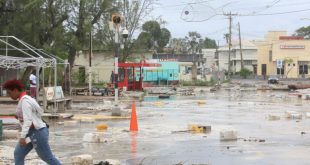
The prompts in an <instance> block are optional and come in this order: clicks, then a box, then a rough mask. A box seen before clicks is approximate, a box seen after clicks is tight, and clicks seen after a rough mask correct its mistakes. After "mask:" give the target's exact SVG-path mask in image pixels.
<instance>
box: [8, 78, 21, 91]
mask: <svg viewBox="0 0 310 165" xmlns="http://www.w3.org/2000/svg"><path fill="white" fill-rule="evenodd" d="M3 88H4V89H8V90H14V89H17V90H18V91H23V90H24V89H25V85H24V84H23V83H22V82H21V81H20V80H16V79H14V80H8V81H6V82H5V83H4V84H3Z"/></svg>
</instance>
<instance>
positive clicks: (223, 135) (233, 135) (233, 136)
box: [220, 130, 237, 141]
mask: <svg viewBox="0 0 310 165" xmlns="http://www.w3.org/2000/svg"><path fill="white" fill-rule="evenodd" d="M220 140H221V141H234V140H237V132H236V131H233V130H230V131H221V132H220Z"/></svg>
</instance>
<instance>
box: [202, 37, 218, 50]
mask: <svg viewBox="0 0 310 165" xmlns="http://www.w3.org/2000/svg"><path fill="white" fill-rule="evenodd" d="M203 48H214V49H215V48H217V45H216V42H215V40H212V39H210V38H208V37H206V38H205V40H204V41H203Z"/></svg>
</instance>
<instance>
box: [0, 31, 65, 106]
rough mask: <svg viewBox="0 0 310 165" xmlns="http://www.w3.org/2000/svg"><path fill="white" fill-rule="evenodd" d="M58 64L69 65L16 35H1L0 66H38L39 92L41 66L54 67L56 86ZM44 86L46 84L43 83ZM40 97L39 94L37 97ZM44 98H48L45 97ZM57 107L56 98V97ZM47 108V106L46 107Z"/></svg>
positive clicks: (11, 67) (12, 67) (15, 67)
mask: <svg viewBox="0 0 310 165" xmlns="http://www.w3.org/2000/svg"><path fill="white" fill-rule="evenodd" d="M57 64H64V65H69V63H68V62H66V61H65V60H63V59H61V58H59V57H57V56H55V55H52V54H48V53H46V52H44V51H43V50H42V49H37V48H35V47H33V46H31V45H29V44H28V43H26V42H24V41H22V40H20V39H18V38H16V37H15V36H0V68H5V69H7V70H9V69H23V68H27V67H29V66H32V67H35V68H36V77H37V93H39V87H40V86H39V85H40V82H39V70H40V68H54V88H55V91H56V86H57ZM43 87H44V84H43ZM36 99H38V95H37V98H36ZM43 99H46V98H45V97H43ZM54 107H55V108H56V99H55V98H54ZM44 109H45V107H44Z"/></svg>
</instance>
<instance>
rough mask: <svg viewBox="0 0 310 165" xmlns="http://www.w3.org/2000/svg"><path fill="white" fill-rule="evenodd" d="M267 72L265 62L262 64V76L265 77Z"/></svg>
mask: <svg viewBox="0 0 310 165" xmlns="http://www.w3.org/2000/svg"><path fill="white" fill-rule="evenodd" d="M266 74H267V64H262V76H263V77H264V79H266Z"/></svg>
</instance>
